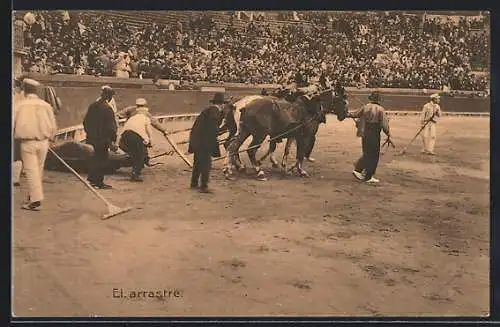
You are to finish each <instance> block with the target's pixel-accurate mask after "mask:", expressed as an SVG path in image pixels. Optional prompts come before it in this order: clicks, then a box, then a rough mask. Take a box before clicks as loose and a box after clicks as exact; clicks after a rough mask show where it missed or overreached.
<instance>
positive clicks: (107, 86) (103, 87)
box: [101, 85, 112, 91]
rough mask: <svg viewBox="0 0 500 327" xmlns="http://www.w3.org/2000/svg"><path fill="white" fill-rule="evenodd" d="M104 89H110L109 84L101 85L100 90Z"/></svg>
mask: <svg viewBox="0 0 500 327" xmlns="http://www.w3.org/2000/svg"><path fill="white" fill-rule="evenodd" d="M105 89H110V90H112V88H111V86H109V85H103V86H102V87H101V90H103V91H104V90H105Z"/></svg>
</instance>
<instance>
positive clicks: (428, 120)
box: [420, 93, 441, 155]
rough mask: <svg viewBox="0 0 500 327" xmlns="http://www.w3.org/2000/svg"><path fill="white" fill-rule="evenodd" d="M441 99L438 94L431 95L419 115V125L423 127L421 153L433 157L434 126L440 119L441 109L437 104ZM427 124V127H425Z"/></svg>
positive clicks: (434, 143) (434, 142)
mask: <svg viewBox="0 0 500 327" xmlns="http://www.w3.org/2000/svg"><path fill="white" fill-rule="evenodd" d="M440 101H441V98H440V96H439V94H437V93H434V94H432V95H431V101H429V102H427V103H426V104H425V105H424V108H423V109H422V114H421V115H420V125H421V126H422V127H423V126H424V125H425V127H424V129H423V130H422V143H423V149H422V153H424V154H429V155H435V152H434V146H435V145H436V125H437V121H438V118H439V117H441V107H440V106H439V102H440ZM426 124H427V125H426Z"/></svg>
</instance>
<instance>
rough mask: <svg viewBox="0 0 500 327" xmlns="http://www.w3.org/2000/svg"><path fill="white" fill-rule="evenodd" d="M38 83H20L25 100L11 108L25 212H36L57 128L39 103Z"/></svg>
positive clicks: (44, 104)
mask: <svg viewBox="0 0 500 327" xmlns="http://www.w3.org/2000/svg"><path fill="white" fill-rule="evenodd" d="M40 86H41V85H40V83H39V82H37V81H35V80H33V79H29V78H25V79H24V80H23V90H24V95H25V99H22V100H20V101H19V102H18V103H17V104H16V105H15V107H14V120H13V126H14V139H15V140H18V141H19V142H20V154H21V160H22V164H23V170H24V172H25V174H26V180H27V182H28V200H27V201H26V202H25V203H24V204H23V206H22V208H23V209H25V210H32V211H39V210H40V208H41V204H42V201H43V200H44V194H43V186H42V180H43V169H44V164H45V158H46V157H47V152H48V149H49V140H51V139H53V138H54V136H55V134H56V131H57V124H56V118H55V116H54V111H53V109H52V106H51V105H50V104H49V103H48V102H45V101H44V100H42V99H40V97H39V96H38V92H39V90H38V88H39V87H40Z"/></svg>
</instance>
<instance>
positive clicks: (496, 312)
mask: <svg viewBox="0 0 500 327" xmlns="http://www.w3.org/2000/svg"><path fill="white" fill-rule="evenodd" d="M396 3H399V6H395V5H394V4H396ZM304 4H307V5H308V7H307V8H306V7H305V6H304ZM236 5H238V6H239V7H240V8H238V9H241V10H244V9H247V10H252V9H254V10H266V9H267V10H273V9H274V10H277V9H280V10H284V9H287V10H293V9H297V10H306V9H315V10H320V9H329V10H367V9H371V10H446V11H449V10H450V8H452V9H453V10H483V11H486V10H489V11H490V21H491V28H492V30H491V49H492V52H491V88H492V92H491V98H490V99H491V116H490V119H491V120H490V140H491V141H490V142H491V143H490V144H491V151H490V154H491V157H490V172H491V179H490V199H491V217H490V222H491V224H490V226H491V227H490V234H491V243H490V244H491V245H490V254H491V259H490V266H491V268H490V269H491V271H490V282H491V292H490V308H491V315H490V317H489V318H479V317H460V318H452V317H446V318H445V317H438V318H429V317H421V318H408V317H389V318H385V317H383V318H371V317H370V318H368V317H367V318H362V317H358V318H355V317H330V318H328V317H321V318H306V317H259V318H257V317H234V318H226V317H169V318H125V317H120V318H118V317H116V318H52V319H48V318H12V316H11V305H10V304H11V295H12V294H11V291H12V289H11V280H10V278H9V279H8V280H9V283H8V285H6V286H7V288H8V292H4V293H3V294H8V297H7V303H8V306H7V308H6V314H7V315H8V317H11V318H10V319H9V320H11V322H12V323H15V324H16V325H17V324H23V325H24V324H27V323H30V322H31V323H37V324H38V325H39V326H49V325H52V324H54V325H59V326H61V325H70V324H71V325H84V324H85V323H84V322H87V324H92V325H101V324H106V325H109V324H120V325H129V324H130V325H132V324H133V325H134V326H137V325H140V326H142V325H144V326H159V325H163V324H166V323H186V324H194V323H204V322H208V323H251V322H261V323H266V324H267V323H295V324H297V323H299V324H308V325H310V324H311V323H318V324H324V323H335V324H337V323H338V324H342V325H354V324H356V325H359V324H362V325H364V324H367V323H370V322H371V323H376V324H377V325H378V324H389V323H393V324H394V323H395V324H399V323H404V324H410V325H412V324H418V325H422V324H426V325H428V324H429V323H430V324H431V325H434V324H443V323H446V322H448V323H456V324H464V323H465V324H470V323H474V324H477V323H480V322H483V323H484V322H486V321H490V322H491V321H492V320H495V321H500V261H499V260H500V253H499V251H500V248H499V244H500V243H499V241H498V237H500V222H497V221H496V220H497V219H500V218H498V217H497V216H498V213H497V212H496V210H495V208H494V203H495V202H497V201H495V200H496V199H497V198H498V186H496V185H495V183H494V182H495V181H496V177H498V174H499V169H500V167H499V165H500V162H499V160H498V159H499V153H498V146H499V144H498V143H499V141H498V136H497V135H496V134H498V133H495V131H494V128H493V126H500V121H499V120H500V117H497V116H498V115H497V114H496V111H495V109H496V108H495V107H496V105H495V104H496V101H497V99H498V97H499V95H498V87H497V85H498V76H500V72H499V68H500V62H499V61H500V58H499V52H500V48H499V45H498V43H499V41H500V40H499V39H500V27H499V22H500V13H499V12H498V10H496V9H497V8H498V6H499V5H498V4H496V2H493V1H492V2H487V1H468V2H458V1H456V2H454V1H440V2H439V3H437V2H436V1H428V0H424V1H411V2H406V3H403V2H401V1H399V2H395V1H394V2H391V1H389V0H379V1H376V2H369V1H358V2H353V1H345V0H344V1H339V0H336V1H334V2H333V3H329V2H326V1H325V2H323V1H308V2H302V6H301V5H300V4H298V2H295V3H294V2H290V1H286V0H283V1H273V2H272V3H270V2H269V1H262V0H252V1H247V2H239V3H236V2H229V1H227V2H225V1H219V2H216V1H210V2H208V1H207V2H205V1H201V0H199V1H192V0H191V1H186V0H184V1H176V2H173V1H162V0H143V1H133V0H129V1H123V0H121V1H118V0H107V1H97V0H87V1H85V2H84V3H82V2H80V1H79V2H76V1H75V2H69V1H67V0H50V1H43V2H40V1H39V0H38V1H37V0H12V3H11V8H12V10H27V9H33V10H34V9H45V10H49V9H68V10H78V9H81V10H85V9H94V10H105V9H113V10H155V9H157V10H161V9H163V10H232V9H235V7H236ZM333 6H335V7H333ZM242 7H243V8H242ZM8 13H9V19H11V18H10V16H11V12H10V11H9V12H8ZM8 25H9V27H8V31H9V33H8V35H9V36H11V34H12V32H11V24H8ZM8 42H9V45H11V37H9V38H8ZM5 62H7V63H8V68H9V69H10V70H12V64H11V61H10V60H5ZM10 75H11V73H10V72H9V74H8V75H4V76H9V79H8V84H9V85H8V86H9V88H6V89H5V91H6V92H10V84H11V78H10ZM9 97H10V95H9ZM3 113H4V114H6V119H5V120H3V121H4V122H5V121H7V122H9V126H5V128H4V129H3V130H2V132H4V133H6V137H4V138H2V140H3V142H7V140H9V142H8V143H7V146H6V147H4V148H5V149H9V154H10V150H11V143H10V140H11V134H10V133H9V132H10V122H11V114H10V111H9V110H3ZM3 142H2V143H3ZM3 144H6V143H3ZM6 164H7V167H6V169H4V171H6V172H8V175H7V178H6V179H4V181H5V180H7V181H9V183H8V184H7V183H5V184H4V185H5V186H7V188H6V190H5V192H7V194H6V196H4V199H6V200H7V201H8V206H6V207H7V213H6V215H5V218H4V220H3V221H4V222H6V224H7V226H5V227H6V228H4V229H3V230H4V232H5V233H7V235H6V236H7V237H5V238H4V239H5V240H7V241H8V244H7V245H6V246H4V249H5V251H6V252H7V253H6V254H7V258H9V269H8V270H7V269H5V270H7V271H8V273H9V274H10V273H11V268H12V266H11V260H10V259H11V250H12V244H11V230H12V225H11V220H10V219H9V218H10V217H11V208H10V207H11V206H10V203H11V187H10V178H11V175H10V173H11V164H10V161H9V162H6ZM4 194H5V193H4ZM495 218H496V219H495ZM5 270H4V271H5ZM9 277H10V276H9ZM6 280H7V279H6ZM4 303H5V302H4ZM134 322H135V323H134ZM160 322H163V323H162V324H161V323H160ZM85 325H86V324H85Z"/></svg>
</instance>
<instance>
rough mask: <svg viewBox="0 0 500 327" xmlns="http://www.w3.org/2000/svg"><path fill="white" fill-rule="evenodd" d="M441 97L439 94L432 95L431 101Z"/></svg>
mask: <svg viewBox="0 0 500 327" xmlns="http://www.w3.org/2000/svg"><path fill="white" fill-rule="evenodd" d="M439 98H440V96H439V93H434V94H432V95H431V99H439Z"/></svg>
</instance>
